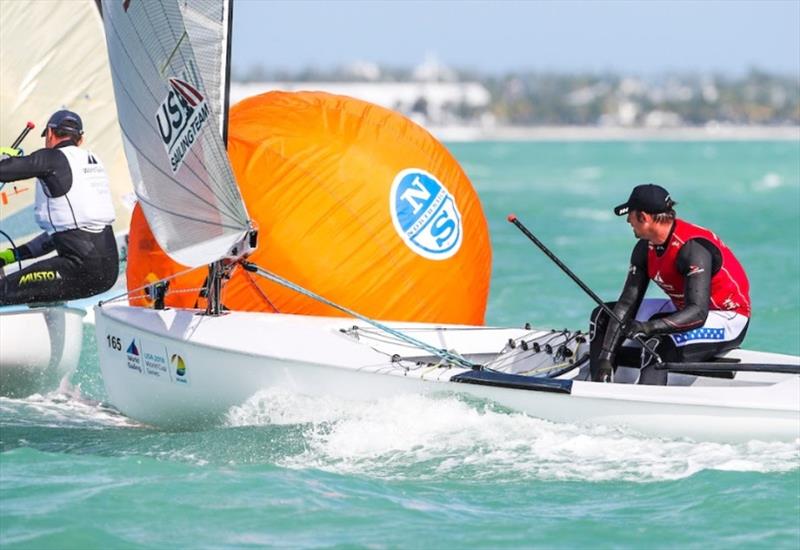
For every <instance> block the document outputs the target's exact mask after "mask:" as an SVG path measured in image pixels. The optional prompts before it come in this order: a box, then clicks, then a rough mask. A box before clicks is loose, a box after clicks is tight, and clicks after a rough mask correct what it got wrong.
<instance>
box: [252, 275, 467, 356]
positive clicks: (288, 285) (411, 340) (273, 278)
mask: <svg viewBox="0 0 800 550" xmlns="http://www.w3.org/2000/svg"><path fill="white" fill-rule="evenodd" d="M242 267H244V268H245V269H247V270H248V271H253V272H254V273H257V274H258V275H260V276H262V277H264V278H265V279H268V280H270V281H273V282H275V283H278V284H279V285H283V286H285V287H286V288H289V289H291V290H294V291H295V292H298V293H300V294H302V295H304V296H308V297H309V298H312V299H314V300H317V301H318V302H321V303H323V304H325V305H327V306H330V307H332V308H333V309H336V310H338V311H341V312H342V313H346V314H347V315H349V316H351V317H355V318H356V319H360V320H362V321H364V322H365V323H369V324H370V325H372V326H374V327H375V328H378V329H380V330H382V331H384V332H386V333H388V334H391V335H393V336H395V337H396V338H398V339H400V340H402V341H404V342H407V343H409V344H411V345H413V346H415V347H417V348H420V349H424V350H426V351H428V352H430V353H432V354H433V355H436V356H437V357H440V358H442V359H444V360H446V361H450V362H451V363H455V364H456V365H459V366H461V367H463V368H466V369H475V368H480V366H479V365H475V364H474V363H472V362H470V361H468V360H467V359H465V358H464V357H462V356H461V355H459V354H457V353H455V352H451V351H447V350H444V349H440V348H437V347H435V346H432V345H430V344H428V343H426V342H423V341H422V340H417V339H416V338H412V337H411V336H408V335H407V334H404V333H402V332H400V331H397V330H395V329H393V328H391V327H389V326H387V325H384V324H383V323H380V322H378V321H375V320H374V319H370V318H369V317H365V316H364V315H361V314H360V313H357V312H355V311H353V310H352V309H348V308H346V307H344V306H341V305H339V304H336V303H334V302H332V301H330V300H328V299H327V298H324V297H323V296H320V295H319V294H316V293H314V292H312V291H310V290H308V289H306V288H303V287H301V286H299V285H296V284H294V283H293V282H291V281H289V280H287V279H284V278H283V277H281V276H280V275H276V274H275V273H272V272H271V271H267V270H266V269H264V268H262V267H260V266H258V265H256V264H254V263H242Z"/></svg>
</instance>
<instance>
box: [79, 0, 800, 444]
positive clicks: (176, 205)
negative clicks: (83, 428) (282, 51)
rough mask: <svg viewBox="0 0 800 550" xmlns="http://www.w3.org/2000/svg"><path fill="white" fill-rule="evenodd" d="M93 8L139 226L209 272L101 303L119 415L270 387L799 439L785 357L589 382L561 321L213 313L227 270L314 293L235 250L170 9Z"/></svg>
mask: <svg viewBox="0 0 800 550" xmlns="http://www.w3.org/2000/svg"><path fill="white" fill-rule="evenodd" d="M103 8H104V12H105V19H104V21H105V25H106V37H107V41H108V48H109V56H110V60H111V65H112V75H113V79H114V86H115V91H116V99H117V106H118V111H119V119H120V123H121V125H122V127H123V131H124V138H125V139H124V141H125V147H126V152H127V155H128V161H129V166H130V169H131V173H132V176H133V181H134V184H135V188H136V192H137V195H138V196H139V197H140V200H141V202H142V205H143V207H144V212H145V215H146V217H147V220H148V223H149V225H150V227H151V228H152V230H153V233H154V235H155V237H156V239H157V240H158V243H159V244H160V245H161V247H162V248H163V249H164V250H165V251H166V252H167V253H168V254H169V255H170V256H171V257H172V258H173V259H175V260H176V261H178V262H180V263H182V264H184V265H188V266H200V265H204V264H212V268H211V269H210V272H209V284H208V287H207V292H208V296H209V301H210V304H211V305H210V306H209V308H208V309H207V310H206V311H199V310H190V309H147V308H138V307H130V306H126V305H115V304H114V303H106V304H100V305H98V306H97V307H96V308H95V314H96V319H97V324H96V338H97V347H98V352H99V358H100V366H101V370H102V374H103V379H104V382H105V385H106V389H107V391H108V395H109V399H110V402H111V404H113V405H114V406H115V407H117V408H118V409H119V410H120V411H122V412H123V413H124V414H126V415H128V416H131V417H133V418H135V419H137V420H141V421H143V422H146V423H149V424H153V425H158V426H172V427H196V426H198V425H201V424H202V423H205V422H211V423H213V422H217V421H219V420H220V419H221V418H222V417H224V415H225V413H226V411H228V410H229V409H230V407H232V406H235V405H238V404H241V403H243V402H244V401H245V400H247V399H248V398H249V397H251V396H252V395H253V394H255V393H256V392H258V391H259V390H262V389H267V388H271V387H281V388H287V389H289V390H292V391H296V392H299V393H304V394H311V395H334V396H338V397H343V398H351V399H374V398H378V397H381V396H388V395H394V394H399V393H408V392H441V391H444V392H458V393H464V394H469V395H472V396H475V397H478V398H482V399H488V400H492V401H495V402H497V403H499V404H500V405H502V406H504V407H508V408H510V409H512V410H516V411H521V412H525V413H528V414H531V415H534V416H537V417H540V418H544V419H549V420H553V421H559V422H579V423H599V424H608V425H621V426H627V427H630V428H632V429H635V430H638V431H641V432H644V433H649V434H656V435H662V436H672V437H692V438H696V439H701V440H723V441H740V440H750V439H766V440H773V439H779V440H793V439H795V438H797V437H798V435H800V375H798V374H797V373H798V372H800V359H799V358H798V357H794V356H787V355H779V354H772V353H762V352H752V351H744V350H735V351H733V352H730V353H729V354H727V356H726V357H725V358H723V359H722V360H723V361H726V362H721V363H718V364H712V363H708V364H702V365H696V364H695V365H693V366H692V368H690V369H689V368H684V369H681V367H680V366H674V365H673V366H671V367H670V366H668V365H667V366H668V367H670V368H671V372H670V373H669V380H668V384H667V385H666V386H644V385H637V384H634V383H631V382H633V381H634V380H635V377H636V372H635V369H628V368H625V367H621V368H620V369H619V370H618V374H617V378H616V381H615V383H597V382H590V381H587V374H588V373H587V370H588V364H587V362H588V361H587V359H586V357H587V354H586V348H587V344H586V342H585V338H584V337H583V336H582V335H581V334H579V333H574V332H569V331H561V332H553V331H543V330H530V329H521V328H520V329H514V328H492V327H478V326H459V325H432V324H422V323H392V322H384V321H373V320H370V319H367V318H365V317H363V316H360V315H358V314H357V313H356V312H354V311H350V310H348V309H346V308H343V307H341V306H336V305H335V304H332V303H330V302H327V301H325V299H324V298H322V297H319V296H315V298H316V299H319V300H322V301H325V303H327V304H328V305H330V306H331V307H337V308H338V309H340V310H341V311H343V312H345V313H347V314H348V315H350V317H349V318H327V317H311V316H302V315H285V314H265V313H247V312H228V311H222V310H221V308H220V306H219V302H218V298H219V293H220V286H221V284H222V280H223V278H224V274H225V272H226V270H228V269H232V268H233V267H234V266H239V267H240V268H244V269H247V270H249V271H251V272H253V273H256V274H258V275H261V276H263V277H266V278H269V279H270V280H272V281H273V282H279V283H280V284H284V285H286V286H289V287H290V288H293V289H295V290H296V291H298V292H302V293H306V294H307V295H313V293H311V292H309V291H307V290H304V289H302V288H300V287H297V286H295V285H293V284H292V283H291V282H289V281H285V280H283V279H281V278H280V277H279V276H278V275H276V274H274V273H270V272H268V271H266V270H264V269H262V268H260V267H259V266H256V265H253V264H248V263H247V262H246V260H245V257H246V252H247V250H248V248H249V247H250V246H252V245H253V244H254V242H253V241H254V239H253V237H254V235H253V232H252V230H251V228H250V224H249V222H248V215H247V211H246V208H245V205H244V204H243V201H242V199H241V196H240V193H239V191H238V188H237V186H236V183H235V181H234V179H233V176H232V174H231V169H230V166H229V164H228V161H227V158H226V154H225V148H224V144H223V140H222V136H221V135H220V131H219V128H220V126H219V125H218V123H219V119H218V118H217V117H218V112H223V111H215V109H214V108H213V107H211V106H210V103H209V94H208V93H207V89H206V86H205V85H204V82H203V78H202V77H201V76H200V72H199V70H198V69H197V67H198V62H197V61H196V56H197V55H198V52H197V51H196V50H194V49H193V47H192V43H191V41H190V40H188V39H187V34H186V32H185V25H184V22H183V18H182V16H181V12H180V10H179V8H178V6H177V4H176V3H175V2H174V1H168V0H165V1H163V2H160V3H158V4H156V3H146V2H131V3H130V4H128V3H121V2H105V3H104V4H103ZM154 22H158V26H155V25H154ZM170 106H174V107H176V109H175V110H174V111H170V109H169V107H170ZM166 122H171V123H172V125H171V128H172V130H170V129H169V127H167V126H166V125H165V123H166ZM190 132H191V137H189V133H190ZM215 298H216V300H215ZM686 371H688V372H686ZM720 371H722V374H721V373H720ZM626 382H627V383H626Z"/></svg>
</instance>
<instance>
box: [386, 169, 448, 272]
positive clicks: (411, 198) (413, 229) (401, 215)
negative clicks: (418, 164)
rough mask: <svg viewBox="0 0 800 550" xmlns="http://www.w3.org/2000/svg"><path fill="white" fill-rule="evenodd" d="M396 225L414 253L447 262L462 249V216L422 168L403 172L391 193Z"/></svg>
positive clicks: (400, 173) (433, 179)
mask: <svg viewBox="0 0 800 550" xmlns="http://www.w3.org/2000/svg"><path fill="white" fill-rule="evenodd" d="M389 209H390V210H391V214H392V223H393V224H394V228H395V230H396V231H397V234H398V235H400V238H401V239H403V242H405V243H406V246H408V247H409V248H410V249H411V250H412V251H414V252H415V253H417V254H419V255H420V256H422V257H424V258H428V259H429V260H446V259H447V258H450V257H451V256H453V255H454V254H455V253H456V252H458V249H459V248H461V238H462V228H461V213H460V212H459V211H458V206H457V205H456V201H455V199H454V198H453V196H452V195H451V194H450V192H449V191H448V190H447V189H446V188H445V186H444V185H442V183H441V182H440V181H439V180H438V179H436V176H434V175H433V174H430V173H428V172H426V171H425V170H421V169H419V168H408V169H406V170H402V171H401V172H399V173H398V174H397V175H396V176H395V177H394V181H393V182H392V189H391V191H390V193H389Z"/></svg>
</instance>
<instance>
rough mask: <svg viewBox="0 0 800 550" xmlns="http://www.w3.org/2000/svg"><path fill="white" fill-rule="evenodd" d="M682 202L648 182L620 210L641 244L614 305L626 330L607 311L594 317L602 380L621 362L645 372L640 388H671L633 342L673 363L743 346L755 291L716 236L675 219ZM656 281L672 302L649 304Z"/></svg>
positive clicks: (595, 361)
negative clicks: (651, 286)
mask: <svg viewBox="0 0 800 550" xmlns="http://www.w3.org/2000/svg"><path fill="white" fill-rule="evenodd" d="M675 204H676V203H675V201H673V200H672V198H671V197H670V195H669V193H668V192H667V190H666V189H664V188H663V187H660V186H658V185H653V184H647V185H638V186H636V187H635V188H634V189H633V191H632V192H631V195H630V197H629V198H628V201H627V202H625V203H623V204H621V205H619V206H617V207H616V208H615V209H614V213H615V214H617V215H618V216H624V215H627V221H628V223H629V224H630V225H631V227H632V228H633V234H634V235H635V236H636V238H637V239H639V241H638V242H637V243H636V245H635V246H634V248H633V253H632V254H631V264H630V267H629V268H628V276H627V279H626V280H625V286H624V287H623V289H622V293H621V295H620V297H619V300H617V302H615V303H612V304H609V305H610V306H611V307H613V310H614V313H616V314H617V316H618V317H619V318H620V319H621V320H622V325H620V324H619V323H618V322H617V321H615V320H613V319H610V318H609V316H608V315H607V314H605V313H604V312H603V311H602V309H601V308H597V309H596V310H595V311H594V312H593V314H592V331H591V333H592V340H591V357H592V365H591V376H592V379H593V380H595V381H603V380H609V379H610V378H611V376H612V373H613V372H614V367H615V366H616V365H617V363H619V364H626V365H631V364H634V365H635V366H639V367H640V368H641V370H640V371H639V373H640V374H639V379H638V383H640V384H665V383H666V381H667V371H666V370H657V369H654V368H652V367H653V363H654V362H653V359H652V356H651V354H649V353H647V352H646V351H644V350H641V348H640V346H637V345H636V343H635V342H634V340H633V338H634V337H644V338H645V339H647V340H648V342H649V343H650V345H651V347H655V351H656V353H658V354H659V355H660V356H661V358H662V359H663V360H664V361H670V362H693V361H706V360H708V359H710V358H712V357H714V356H715V355H717V354H720V353H722V352H725V351H727V350H730V349H733V348H736V347H738V346H739V345H740V344H741V342H742V340H744V336H745V333H746V331H747V327H748V324H749V321H750V285H749V283H748V281H747V275H746V274H745V271H744V269H743V268H742V265H741V264H740V263H739V261H738V260H737V259H736V257H735V256H734V255H733V252H731V250H730V249H729V248H728V247H727V246H725V243H723V242H722V241H721V240H720V238H719V237H717V235H716V234H715V233H713V232H712V231H709V230H708V229H705V228H702V227H700V226H697V225H694V224H691V223H689V222H686V221H684V220H681V219H678V218H676V215H675V210H674V207H675ZM651 280H653V281H655V283H656V284H657V285H658V286H660V287H661V289H662V290H663V291H664V292H665V293H666V294H667V295H668V296H669V299H646V300H645V299H644V295H645V291H646V290H647V286H648V284H649V282H650V281H651ZM634 314H635V315H634ZM634 354H635V355H634ZM618 355H619V357H617V356H618Z"/></svg>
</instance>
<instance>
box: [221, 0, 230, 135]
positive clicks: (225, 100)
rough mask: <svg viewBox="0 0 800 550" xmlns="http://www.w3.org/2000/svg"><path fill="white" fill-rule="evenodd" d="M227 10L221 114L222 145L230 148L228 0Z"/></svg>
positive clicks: (224, 10) (225, 15) (224, 18)
mask: <svg viewBox="0 0 800 550" xmlns="http://www.w3.org/2000/svg"><path fill="white" fill-rule="evenodd" d="M226 4H227V9H225V8H223V15H222V18H223V21H222V24H223V27H224V28H225V29H226V30H225V37H224V42H223V44H225V63H224V67H223V69H222V70H223V74H222V82H223V84H222V98H221V101H220V103H221V105H222V112H221V113H220V117H221V124H222V143H224V144H225V148H226V149H227V148H228V110H229V109H230V99H231V52H232V51H233V40H231V36H232V33H233V0H227V2H226Z"/></svg>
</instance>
